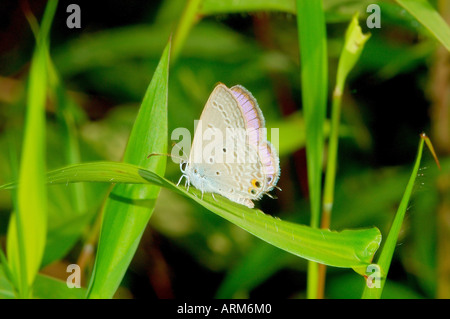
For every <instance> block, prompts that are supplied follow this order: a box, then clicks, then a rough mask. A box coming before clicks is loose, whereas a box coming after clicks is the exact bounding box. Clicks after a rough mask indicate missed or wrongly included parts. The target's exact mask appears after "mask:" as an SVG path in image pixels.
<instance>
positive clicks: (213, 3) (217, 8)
mask: <svg viewBox="0 0 450 319" xmlns="http://www.w3.org/2000/svg"><path fill="white" fill-rule="evenodd" d="M254 11H280V12H288V13H296V11H295V1H294V0H281V1H280V0H245V1H235V0H203V2H202V4H201V6H200V13H201V14H204V15H213V14H224V13H238V12H254Z"/></svg>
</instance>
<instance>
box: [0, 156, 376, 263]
mask: <svg viewBox="0 0 450 319" xmlns="http://www.w3.org/2000/svg"><path fill="white" fill-rule="evenodd" d="M47 182H48V183H49V184H67V183H73V182H106V183H108V182H109V183H111V182H115V183H140V184H143V183H151V184H153V185H156V186H160V187H165V188H167V189H169V190H171V191H174V192H176V193H178V194H181V195H182V196H185V197H188V198H190V199H191V200H193V201H195V202H197V203H199V204H200V205H202V206H203V207H205V208H207V209H208V210H210V211H211V212H213V213H215V214H217V215H219V216H221V217H223V218H225V219H226V220H228V221H230V222H232V223H234V224H236V225H237V226H239V227H241V228H243V229H245V230H247V231H248V232H250V233H252V234H253V235H255V236H257V237H259V238H261V239H262V240H264V241H266V242H268V243H270V244H272V245H274V246H276V247H278V248H280V249H283V250H286V251H288V252H290V253H292V254H294V255H297V256H300V257H302V258H306V259H309V260H314V261H316V262H320V263H324V264H327V265H330V266H335V267H345V268H357V267H366V266H367V265H369V263H370V262H371V261H372V258H373V254H374V253H375V252H376V250H377V249H378V246H379V244H380V241H381V235H380V232H379V230H378V229H377V228H375V227H373V228H368V229H357V230H343V231H340V232H336V231H331V230H325V229H318V228H312V227H309V226H306V225H300V224H296V223H292V222H288V221H283V220H280V219H277V218H273V217H272V216H270V215H266V214H264V213H263V212H262V211H260V210H257V209H250V208H247V207H245V206H243V205H239V204H237V203H233V202H231V201H229V200H228V199H226V198H223V197H221V196H219V195H217V196H216V199H217V201H215V200H214V199H213V198H212V196H210V195H208V194H207V195H205V196H204V199H203V200H201V199H200V197H201V193H200V192H199V191H198V190H197V189H195V188H192V187H191V188H190V189H189V192H187V191H186V190H185V189H184V187H177V186H176V185H175V184H174V183H172V182H170V181H168V180H166V179H165V178H163V177H161V176H159V175H158V174H156V173H154V172H152V171H150V170H147V169H145V168H140V167H138V166H136V165H132V164H127V163H115V162H95V163H85V164H76V165H71V166H67V167H64V168H61V169H58V170H55V171H52V172H49V173H48V175H47ZM14 186H15V185H14V184H7V185H3V186H1V187H0V189H2V188H3V189H4V188H12V187H14ZM132 201H133V200H132V199H129V202H132ZM135 203H136V204H139V201H135ZM120 214H121V213H117V214H116V215H115V217H116V218H118V219H121V217H120Z"/></svg>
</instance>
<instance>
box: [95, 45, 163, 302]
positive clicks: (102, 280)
mask: <svg viewBox="0 0 450 319" xmlns="http://www.w3.org/2000/svg"><path fill="white" fill-rule="evenodd" d="M169 54H170V42H169V43H168V44H167V46H166V48H165V50H164V52H163V54H162V57H161V60H160V62H159V64H158V67H157V68H156V71H155V73H154V74H153V78H152V81H151V83H150V85H149V87H148V89H147V92H146V94H145V97H144V100H143V101H142V104H141V108H140V110H139V114H138V116H137V118H136V121H135V123H134V126H133V129H132V132H131V135H130V138H129V141H128V145H127V148H126V150H125V155H124V159H123V161H124V162H125V163H133V164H136V165H139V166H142V167H145V168H148V169H151V170H152V171H155V172H157V173H158V174H161V175H163V174H164V172H165V169H166V158H165V157H152V158H150V159H147V155H148V154H149V153H151V152H159V153H165V152H166V151H167V92H168V75H169V74H168V72H169V69H168V67H169ZM113 178H114V177H113ZM159 190H160V188H159V187H157V186H155V185H148V184H147V185H130V184H119V185H116V186H115V187H114V188H113V190H112V191H111V194H110V196H109V198H108V200H107V201H106V204H105V207H104V212H103V214H104V216H103V222H102V229H101V233H100V239H99V244H98V250H97V258H96V261H95V265H94V272H93V275H92V278H91V282H90V286H89V293H88V297H89V298H111V297H112V296H113V295H114V293H115V291H116V290H117V288H118V287H119V285H120V282H121V281H122V278H123V276H124V275H125V272H126V270H127V268H128V266H129V264H130V262H131V259H132V258H133V256H134V253H135V251H136V249H137V246H138V244H139V240H140V238H141V236H142V233H143V231H144V229H145V227H146V225H147V222H148V221H149V219H150V217H151V215H152V213H153V209H154V206H155V201H156V198H157V197H158V194H159Z"/></svg>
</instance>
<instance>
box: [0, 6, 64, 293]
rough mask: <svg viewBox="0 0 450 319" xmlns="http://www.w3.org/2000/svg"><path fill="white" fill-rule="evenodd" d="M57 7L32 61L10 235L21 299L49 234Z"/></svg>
mask: <svg viewBox="0 0 450 319" xmlns="http://www.w3.org/2000/svg"><path fill="white" fill-rule="evenodd" d="M57 4H58V2H57V1H50V2H49V3H48V5H47V7H46V10H45V13H44V17H43V20H42V25H41V29H40V31H39V33H38V36H37V44H36V49H35V51H34V54H33V57H32V61H31V69H30V78H29V83H28V93H27V114H26V120H25V134H24V142H23V146H22V157H21V161H20V171H19V184H20V187H19V188H18V191H17V207H16V209H15V212H14V214H12V215H11V220H10V224H9V227H8V234H7V253H8V259H9V263H10V268H11V270H12V271H13V275H14V276H15V277H16V282H17V283H18V287H17V288H18V291H19V297H21V298H28V297H30V296H31V289H30V287H31V285H32V284H33V281H34V278H35V276H36V274H37V272H38V270H39V267H40V265H41V260H42V256H43V253H44V248H45V239H46V232H47V191H46V186H45V171H46V169H45V145H44V142H45V103H46V93H47V55H48V34H49V31H50V26H51V22H52V20H53V16H54V14H55V11H56V7H57Z"/></svg>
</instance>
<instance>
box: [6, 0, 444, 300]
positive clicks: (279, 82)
mask: <svg viewBox="0 0 450 319" xmlns="http://www.w3.org/2000/svg"><path fill="white" fill-rule="evenodd" d="M223 2H224V3H227V2H229V1H223ZM233 2H234V1H233ZM262 2H263V1H261V2H260V3H262ZM266 2H267V3H273V4H274V5H275V4H276V3H277V1H266ZM291 2H292V4H291ZM374 2H375V3H379V4H380V7H381V17H382V22H381V23H382V25H381V28H380V29H368V28H367V27H366V25H365V19H366V18H367V16H368V13H367V12H366V8H367V5H368V4H369V3H374ZM236 3H239V1H236ZM247 3H252V1H248V2H247ZM254 3H257V1H254ZM430 3H431V5H432V6H433V7H434V8H437V10H438V11H439V12H440V14H441V16H442V17H443V18H444V19H445V20H447V21H449V20H450V9H449V5H448V4H447V2H446V0H442V1H430ZM45 4H46V1H43V0H42V1H33V2H30V3H28V5H29V6H30V9H31V11H32V12H33V13H34V14H35V15H36V16H37V17H41V16H42V13H43V9H44V7H45ZM68 4H69V2H67V1H61V2H60V3H59V6H58V10H57V12H56V15H55V20H54V22H53V27H52V31H51V34H50V55H51V58H52V61H53V64H54V68H55V70H56V71H57V72H58V74H59V78H60V82H61V85H63V86H64V89H63V91H64V92H65V94H66V102H65V104H64V105H66V107H65V109H66V112H68V113H69V114H70V117H71V118H72V121H73V123H72V124H73V131H72V133H73V134H75V135H74V136H75V138H76V140H77V143H78V144H79V145H78V147H79V161H80V162H89V161H94V160H111V161H121V160H122V155H123V154H124V150H125V148H126V144H127V141H128V138H129V135H130V131H131V127H132V125H133V123H134V120H135V118H136V115H137V111H138V108H139V105H140V103H141V101H142V99H143V97H144V95H145V90H146V88H147V86H148V84H149V83H150V80H151V79H152V75H153V74H152V73H153V71H154V70H155V69H156V66H157V63H158V61H159V59H160V56H161V53H162V51H163V49H164V47H165V45H166V44H167V40H168V38H169V36H170V34H171V32H173V31H174V30H175V28H176V26H177V23H178V21H179V19H180V17H181V15H182V11H183V8H184V6H185V1H181V0H163V1H149V2H146V1H137V0H136V1H128V2H126V3H125V2H123V1H116V0H114V1H109V2H108V6H106V7H105V6H101V5H97V4H95V3H85V2H83V3H82V4H81V9H82V28H81V29H68V28H67V27H66V17H67V13H66V11H65V10H66V7H67V5H68ZM216 4H217V1H212V0H208V1H207V0H204V1H203V4H202V5H200V7H199V12H200V13H201V16H199V17H198V23H197V24H195V25H194V26H193V27H192V29H191V30H190V32H189V34H187V37H186V41H185V43H184V46H183V47H182V48H181V50H180V54H179V56H178V58H177V61H176V62H175V63H174V64H172V65H171V66H170V77H169V89H168V92H169V95H168V121H169V122H168V130H169V136H170V132H171V131H172V130H173V129H175V128H177V127H186V128H188V129H189V130H190V131H191V132H193V125H194V122H193V120H194V119H198V117H199V116H200V114H201V111H202V109H203V107H204V104H205V102H206V100H207V98H208V96H209V94H210V92H211V91H212V88H213V87H214V85H215V84H216V83H217V82H219V81H220V82H223V83H225V84H226V85H227V86H232V85H235V84H241V85H243V86H245V87H246V88H247V89H249V91H251V92H252V94H253V95H254V96H255V97H256V98H257V100H258V103H259V105H260V106H261V109H262V111H263V112H264V116H265V118H266V121H267V125H268V127H279V128H280V138H281V141H280V142H281V143H280V154H281V171H282V174H281V179H280V182H279V186H280V187H281V188H282V189H283V191H282V192H276V195H277V196H278V199H277V200H272V199H270V198H264V199H263V200H261V202H260V203H259V206H260V207H261V208H262V209H263V210H264V211H265V212H266V213H268V214H271V215H273V216H277V217H280V218H282V219H286V220H291V221H296V222H299V223H302V224H308V221H309V218H310V216H309V204H308V199H307V198H308V189H307V180H306V167H305V152H304V143H305V138H304V135H303V133H302V132H303V130H302V127H303V123H304V121H303V117H302V104H301V92H300V90H299V88H300V87H301V85H300V77H299V76H298V74H299V67H300V66H299V58H298V57H299V52H298V42H297V40H298V37H297V25H296V19H295V16H294V13H295V1H285V2H283V4H284V5H285V6H286V7H285V8H282V9H277V8H270V7H266V8H269V9H265V10H262V11H261V10H260V8H259V7H253V9H252V10H250V11H248V8H247V9H245V10H247V11H248V12H247V13H243V12H242V10H244V9H239V10H238V9H236V10H235V11H234V13H230V11H229V10H228V11H227V10H225V11H224V10H221V8H220V7H218V6H216ZM0 8H1V10H0V16H1V19H0V21H1V27H0V32H1V35H2V39H3V40H2V43H1V45H0V185H1V184H5V183H7V182H10V181H11V180H12V179H13V177H14V176H13V174H12V169H11V159H10V150H12V149H15V151H16V152H17V153H20V150H21V146H22V145H21V143H22V142H21V141H22V139H23V132H22V127H23V125H24V121H25V120H24V113H25V105H26V96H25V92H26V87H27V85H28V84H27V74H28V71H29V63H30V60H31V56H32V52H33V48H34V44H35V42H34V36H33V33H32V32H31V29H30V27H29V25H28V23H27V21H26V19H25V15H24V13H23V10H24V6H23V5H22V6H21V2H15V1H2V2H1V4H0ZM269 10H271V11H270V12H269ZM324 10H325V18H326V22H327V36H328V43H327V45H328V58H329V59H328V61H329V66H328V70H329V71H328V72H329V77H328V78H329V79H332V80H331V81H334V80H333V79H335V78H336V74H335V73H336V70H337V62H338V57H339V54H340V52H341V49H342V45H343V41H344V34H345V30H346V28H347V26H348V23H349V21H350V19H351V17H352V16H353V14H354V13H355V11H358V12H359V17H360V24H361V26H362V28H363V31H364V32H370V33H371V38H370V39H369V40H368V42H367V43H366V46H365V49H364V51H363V52H362V55H361V58H360V60H359V62H358V63H357V64H356V66H355V69H354V70H353V71H352V72H351V73H350V75H349V78H348V80H347V83H348V84H347V89H346V90H345V93H344V96H343V100H342V130H341V132H340V133H341V134H340V137H341V139H340V146H339V153H338V170H337V175H336V191H335V196H334V197H335V201H334V208H333V216H332V220H331V227H330V228H331V229H333V230H341V229H344V228H353V227H370V226H376V227H378V228H379V229H380V230H381V232H382V234H383V237H384V238H385V236H387V233H388V231H389V227H390V225H391V223H392V220H393V217H394V214H395V212H396V210H397V207H398V204H399V202H400V199H401V197H402V194H403V192H404V189H405V186H406V184H407V182H408V176H409V174H410V172H411V167H412V165H413V161H414V157H415V153H416V148H417V141H418V138H419V134H420V133H421V132H422V131H425V132H429V133H430V134H429V135H430V138H431V139H432V141H437V143H436V144H435V147H436V148H437V151H438V156H439V158H440V161H441V165H442V170H441V171H440V172H439V171H438V170H437V168H436V167H435V165H434V163H433V159H432V157H431V155H429V153H427V151H425V153H424V158H425V160H424V162H423V163H424V164H422V166H421V169H420V173H419V176H418V178H417V181H416V184H415V189H414V191H413V195H412V202H411V205H410V207H409V208H408V210H407V212H406V217H405V221H404V223H403V227H402V230H401V232H400V237H399V240H398V243H397V244H398V246H397V248H396V250H395V252H394V258H393V260H392V264H391V268H390V272H389V280H388V281H387V283H386V286H385V289H384V293H383V297H384V298H449V297H450V270H449V269H450V266H449V265H450V254H449V251H450V226H449V225H448V220H449V216H450V184H449V182H448V181H449V180H450V178H449V175H450V159H449V158H448V155H449V154H450V144H449V143H448V142H446V141H448V140H449V138H450V137H449V136H447V135H445V134H447V133H446V132H448V131H445V127H444V129H442V126H439V125H438V124H439V123H438V122H439V121H440V120H441V119H440V117H439V116H436V115H435V114H443V113H439V112H443V111H442V110H443V108H444V109H445V110H447V113H446V114H447V115H446V116H447V119H446V120H447V123H449V122H450V119H449V118H448V113H449V112H448V108H449V102H448V101H449V100H448V99H445V98H444V102H443V103H444V104H441V103H440V101H441V98H443V96H447V97H448V79H449V76H448V75H449V70H450V66H449V64H448V63H449V62H448V61H449V60H448V51H446V50H444V51H443V53H442V47H441V45H440V44H439V43H438V42H437V41H436V40H435V39H434V37H432V36H430V31H429V30H427V29H426V28H425V27H424V26H423V25H422V24H420V23H419V22H418V21H417V20H416V19H415V18H414V16H413V15H411V14H410V13H409V12H408V11H407V10H406V9H404V8H403V7H401V6H400V5H398V4H397V3H396V2H393V1H388V0H385V1H350V0H325V1H324ZM442 56H444V57H446V58H442ZM439 72H441V73H442V72H444V74H447V77H446V78H445V76H444V80H442V79H443V77H442V76H441V77H439V74H440V73H439ZM443 81H444V83H443ZM445 81H447V82H445ZM334 84H335V83H334V82H332V83H330V84H329V87H334ZM53 90H55V89H53ZM49 95H50V94H49ZM330 100H331V99H329V101H330ZM328 105H330V103H328ZM59 107H61V106H60V105H59V104H58V103H56V102H55V99H54V98H50V97H49V99H48V103H47V109H46V115H47V118H46V120H47V127H46V140H45V142H46V144H45V145H46V152H47V161H46V165H47V168H48V169H55V168H59V167H61V166H64V165H66V164H69V163H70V161H69V158H68V156H67V154H66V153H65V151H64V149H65V147H66V146H67V143H68V142H67V135H65V133H64V132H67V127H64V125H63V123H67V118H66V120H64V121H61V117H60V114H59V113H58V112H60V111H59V110H58V108H59ZM58 114H59V115H58ZM444 114H445V112H444ZM437 128H440V129H437ZM148 129H149V130H155V129H156V128H154V127H149V128H148ZM326 130H327V128H325V133H326V134H327V131H326ZM69 131H70V130H69ZM72 133H71V134H72ZM172 142H176V141H168V143H169V144H168V145H169V147H170V145H171V143H172ZM18 155H20V154H18ZM19 158H20V156H19ZM179 176H180V171H179V167H178V165H176V164H173V163H172V162H171V161H168V165H167V169H166V175H165V177H166V178H167V179H169V180H171V181H174V182H176V181H178V178H179ZM83 185H84V194H85V195H84V199H83V205H82V206H81V207H80V206H79V203H78V202H77V201H74V197H73V196H74V194H75V193H76V192H77V191H76V190H75V188H76V186H75V185H72V184H70V185H59V186H52V187H48V195H47V196H48V235H47V244H46V249H45V253H44V257H43V262H42V266H43V269H42V272H43V273H44V274H48V275H51V276H52V277H56V278H60V279H62V280H64V278H67V273H65V267H64V266H65V265H67V264H71V263H83V265H84V267H83V274H84V275H86V276H89V274H90V273H91V272H92V265H93V264H92V259H93V257H94V256H95V254H94V255H93V253H92V252H91V253H90V254H87V255H84V254H83V253H82V252H83V251H84V250H83V249H84V248H83V247H85V246H84V245H85V244H86V243H94V244H95V243H96V234H98V228H97V226H98V224H97V223H96V221H98V218H99V213H100V211H101V207H102V204H103V203H104V200H105V196H106V194H107V192H108V190H109V185H106V184H101V183H98V184H95V183H85V184H83ZM77 203H78V204H77ZM12 205H13V204H12V201H11V196H10V193H9V192H7V191H0V244H1V245H2V247H4V244H5V236H6V231H7V225H8V220H9V217H10V212H11V211H12V207H13V206H12ZM80 256H87V261H86V260H84V259H83V260H81V258H80ZM55 265H59V266H60V267H55ZM61 265H62V266H61ZM305 272H306V262H305V260H303V259H300V258H298V257H296V256H293V255H290V254H288V253H286V252H284V251H281V250H279V249H277V248H275V247H273V246H270V245H268V244H266V243H265V242H262V241H261V240H259V239H257V238H255V237H253V236H252V235H250V234H249V233H247V232H245V231H243V230H242V229H240V228H238V227H236V226H235V225H233V224H231V223H229V222H227V221H226V220H224V219H221V218H219V217H218V216H216V215H214V214H211V213H210V212H209V211H208V210H206V209H205V208H203V207H202V206H200V205H198V204H195V203H194V202H193V201H189V200H188V199H187V198H185V197H182V196H179V195H178V194H176V193H173V192H169V191H167V190H164V189H163V190H162V191H161V193H160V195H159V198H158V200H157V202H156V206H155V210H154V213H153V216H152V218H151V219H150V222H149V225H148V227H147V229H146V231H145V233H144V236H143V238H142V241H141V243H140V245H139V247H138V250H137V253H136V255H135V256H134V259H133V261H132V263H131V265H130V267H129V269H128V271H127V273H126V275H125V278H124V280H123V282H122V286H121V288H119V290H118V292H117V293H116V297H130V296H131V297H135V298H144V297H160V298H172V297H214V296H216V297H261V296H264V297H266V298H271V297H274V298H290V297H298V296H301V297H303V296H305V290H306V282H305V278H306V276H305ZM37 278H38V279H37V282H39V285H40V286H43V287H47V288H46V289H48V287H53V286H54V287H58V286H60V285H61V283H60V282H53V281H51V282H50V281H46V280H47V279H48V278H47V277H45V275H42V274H40V275H38V277H37ZM438 278H439V280H438ZM51 280H53V279H51ZM87 282H88V280H86V279H83V283H84V284H86V283H87ZM363 284H364V279H363V278H362V277H361V276H359V275H357V274H356V273H354V272H353V271H352V270H348V269H345V270H344V269H339V268H332V267H329V268H328V271H327V285H326V290H325V297H327V298H360V297H361V293H362V290H363ZM5 285H7V283H5V280H4V277H2V275H1V274H0V288H4V287H5ZM44 290H45V289H44ZM44 290H43V289H41V290H40V291H44ZM0 291H2V289H0ZM54 291H57V288H54ZM55 293H56V292H54V293H53V294H51V295H49V294H45V293H43V294H42V295H39V294H37V297H39V296H41V297H43V298H45V297H52V296H55ZM74 294H77V293H76V292H74ZM0 297H8V296H5V295H1V294H0ZM9 297H11V296H9ZM73 297H76V296H75V295H74V296H73Z"/></svg>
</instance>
